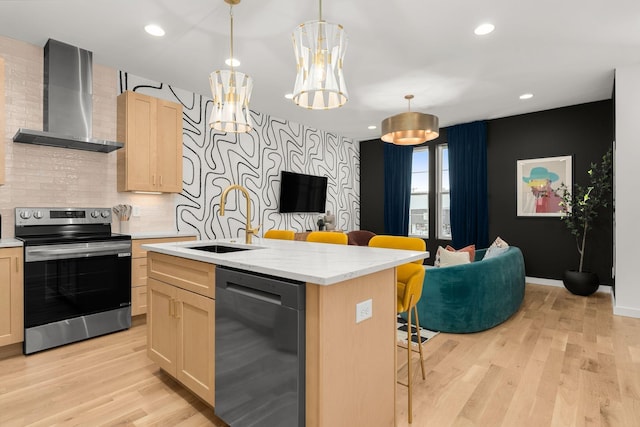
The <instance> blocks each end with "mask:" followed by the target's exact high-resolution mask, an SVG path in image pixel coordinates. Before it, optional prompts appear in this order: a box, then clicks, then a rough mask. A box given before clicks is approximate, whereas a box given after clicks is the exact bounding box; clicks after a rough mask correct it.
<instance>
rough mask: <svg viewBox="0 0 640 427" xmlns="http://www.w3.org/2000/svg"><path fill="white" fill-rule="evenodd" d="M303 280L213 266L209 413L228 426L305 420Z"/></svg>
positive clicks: (279, 424)
mask: <svg viewBox="0 0 640 427" xmlns="http://www.w3.org/2000/svg"><path fill="white" fill-rule="evenodd" d="M304 334H305V285H304V283H303V282H298V281H292V280H288V279H282V278H276V277H272V276H266V275H261V274H257V273H253V272H248V271H243V270H236V269H231V268H228V267H221V266H218V267H216V339H215V343H216V345H215V390H216V397H215V413H216V415H217V416H218V417H220V418H222V419H223V420H224V421H225V422H226V423H227V424H229V425H230V426H232V427H245V426H260V427H270V426H274V427H275V426H277V427H287V426H292V427H295V426H304V424H305V412H304V407H305V394H304V390H305V382H304V376H305V336H304Z"/></svg>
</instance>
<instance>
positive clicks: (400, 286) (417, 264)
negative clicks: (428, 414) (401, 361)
mask: <svg viewBox="0 0 640 427" xmlns="http://www.w3.org/2000/svg"><path fill="white" fill-rule="evenodd" d="M369 246H371V247H377V248H389V249H406V250H412V251H425V250H426V244H425V242H424V240H422V239H420V238H417V237H403V236H381V235H378V236H374V237H372V238H371V240H369ZM396 275H397V311H398V313H405V312H406V313H407V378H408V380H407V384H404V383H401V382H399V381H398V383H399V384H401V385H403V386H405V387H407V388H408V393H407V394H408V407H409V414H408V415H409V423H411V422H412V421H413V394H412V392H413V388H412V382H413V381H412V374H411V353H412V351H413V352H415V350H413V345H412V344H411V342H412V341H411V325H412V324H411V311H412V309H413V312H414V314H415V318H416V322H415V325H416V328H417V331H418V353H420V368H421V369H422V379H423V380H424V379H426V375H425V373H424V357H423V356H422V342H421V341H420V321H419V320H418V309H417V307H416V304H418V301H419V300H420V296H421V295H422V284H423V282H424V267H423V266H422V260H418V261H413V262H411V263H408V264H402V265H399V266H398V267H396Z"/></svg>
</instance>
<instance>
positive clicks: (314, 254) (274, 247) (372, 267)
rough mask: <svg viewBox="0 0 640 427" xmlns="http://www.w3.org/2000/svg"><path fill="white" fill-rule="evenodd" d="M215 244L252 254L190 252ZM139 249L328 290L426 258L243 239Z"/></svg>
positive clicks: (423, 254)
mask: <svg viewBox="0 0 640 427" xmlns="http://www.w3.org/2000/svg"><path fill="white" fill-rule="evenodd" d="M216 244H219V245H225V246H234V247H241V248H251V250H245V251H238V252H228V253H212V252H205V251H202V250H197V249H191V248H193V247H198V246H209V245H216ZM142 248H143V249H146V250H147V251H151V252H158V253H162V254H166V255H174V256H178V257H182V258H188V259H192V260H196V261H203V262H208V263H211V264H216V265H223V266H227V267H233V268H239V269H242V270H247V271H253V272H256V273H263V274H269V275H272V276H276V277H284V278H288V279H293V280H300V281H303V282H308V283H315V284H318V285H332V284H335V283H339V282H342V281H345V280H348V279H352V278H355V277H359V276H364V275H367V274H371V273H375V272H378V271H382V270H386V269H388V268H392V267H395V266H398V265H401V264H405V263H408V262H411V261H416V260H420V259H425V258H428V257H429V252H420V251H407V250H397V249H382V248H370V247H367V246H351V245H335V244H330V243H311V242H302V241H295V240H276V239H265V238H254V242H253V243H252V244H251V245H246V244H245V243H244V240H243V239H220V240H198V241H191V242H171V243H156V244H147V245H142Z"/></svg>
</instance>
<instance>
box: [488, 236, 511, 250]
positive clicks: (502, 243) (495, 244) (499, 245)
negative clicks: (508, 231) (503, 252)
mask: <svg viewBox="0 0 640 427" xmlns="http://www.w3.org/2000/svg"><path fill="white" fill-rule="evenodd" d="M489 247H490V248H492V247H496V248H508V247H509V244H508V243H507V242H505V241H504V240H502V239H501V238H500V236H498V237H496V240H494V241H493V243H492V244H491V246H489Z"/></svg>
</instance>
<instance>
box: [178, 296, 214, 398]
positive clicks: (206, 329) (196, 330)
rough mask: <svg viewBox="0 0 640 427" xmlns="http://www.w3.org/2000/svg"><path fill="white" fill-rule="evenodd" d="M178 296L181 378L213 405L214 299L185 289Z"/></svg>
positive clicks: (187, 385)
mask: <svg viewBox="0 0 640 427" xmlns="http://www.w3.org/2000/svg"><path fill="white" fill-rule="evenodd" d="M177 299H178V300H179V301H180V305H179V307H180V308H179V310H178V312H177V313H176V317H177V318H178V337H177V338H178V373H177V378H178V381H180V382H181V383H182V384H184V385H185V386H186V387H187V388H189V389H190V390H191V391H192V392H194V393H195V394H197V395H198V396H199V397H200V398H201V399H203V400H204V401H205V402H207V403H209V404H210V405H212V406H214V362H215V356H214V355H215V352H214V351H215V349H214V345H215V336H214V333H215V331H214V325H215V306H214V300H213V299H211V298H207V297H204V296H202V295H198V294H195V293H193V292H189V291H185V290H182V289H178V290H177Z"/></svg>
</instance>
